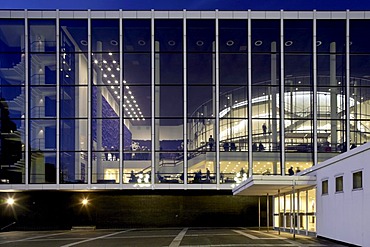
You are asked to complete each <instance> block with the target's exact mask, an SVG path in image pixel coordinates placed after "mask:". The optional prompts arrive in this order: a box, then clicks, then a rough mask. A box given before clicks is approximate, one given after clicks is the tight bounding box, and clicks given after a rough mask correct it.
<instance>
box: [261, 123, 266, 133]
mask: <svg viewBox="0 0 370 247" xmlns="http://www.w3.org/2000/svg"><path fill="white" fill-rule="evenodd" d="M262 131H263V135H266V133H267V126H266V123H263V124H262Z"/></svg>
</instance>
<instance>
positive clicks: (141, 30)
mask: <svg viewBox="0 0 370 247" xmlns="http://www.w3.org/2000/svg"><path fill="white" fill-rule="evenodd" d="M150 26H151V23H150V20H123V51H124V52H150V48H151V32H150Z"/></svg>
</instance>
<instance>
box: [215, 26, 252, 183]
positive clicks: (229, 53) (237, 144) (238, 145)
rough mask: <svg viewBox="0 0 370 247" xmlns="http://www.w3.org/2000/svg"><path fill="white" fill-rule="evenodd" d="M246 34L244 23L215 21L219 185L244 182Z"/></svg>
mask: <svg viewBox="0 0 370 247" xmlns="http://www.w3.org/2000/svg"><path fill="white" fill-rule="evenodd" d="M247 34H248V23H247V20H219V60H220V69H219V73H220V75H219V78H220V90H219V91H220V96H219V97H220V98H219V101H220V104H219V109H220V129H219V132H220V140H219V149H220V172H221V174H220V180H221V181H220V182H221V183H235V182H241V181H243V180H245V179H246V178H247V172H248V151H249V150H250V149H249V147H248V136H249V135H248V118H249V117H248V101H247V100H248V53H247V52H248V49H247V47H248V43H247V41H248V40H247V39H248V35H247Z"/></svg>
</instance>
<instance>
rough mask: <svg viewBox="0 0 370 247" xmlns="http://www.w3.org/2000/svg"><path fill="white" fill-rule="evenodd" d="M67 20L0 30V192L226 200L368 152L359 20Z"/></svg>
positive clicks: (14, 23) (154, 15) (5, 25)
mask: <svg viewBox="0 0 370 247" xmlns="http://www.w3.org/2000/svg"><path fill="white" fill-rule="evenodd" d="M31 12H32V11H30V13H31ZM50 13H51V14H52V13H55V12H53V11H50ZM58 13H59V12H58ZM64 13H65V14H64ZM81 13H86V16H85V17H78V18H77V17H75V18H72V17H64V16H68V14H67V12H64V11H60V13H59V14H60V17H50V18H45V17H42V16H39V17H36V16H37V15H35V16H32V15H30V16H29V17H28V18H25V19H24V18H23V19H22V18H20V19H17V18H8V17H0V98H1V101H0V103H1V105H0V106H1V115H0V124H1V125H0V128H1V135H0V168H1V170H0V178H1V183H8V184H30V185H32V184H60V185H63V184H87V185H91V184H93V185H94V186H95V185H96V184H113V185H117V186H121V185H122V186H121V187H124V186H126V187H130V186H131V187H132V186H136V187H143V188H147V187H148V186H151V187H152V188H155V187H156V186H159V187H160V186H163V185H161V184H165V185H166V186H167V187H168V188H170V187H171V186H177V185H175V184H179V185H180V186H182V185H183V186H190V187H191V186H193V187H194V188H203V187H204V186H205V187H206V188H215V189H216V188H225V189H230V188H232V187H233V186H235V184H238V183H240V182H241V181H243V180H245V179H247V178H248V177H250V176H251V175H253V174H259V175H261V174H262V175H287V174H288V169H289V168H292V169H293V170H294V172H297V171H300V170H303V169H306V168H309V167H311V166H313V165H314V164H317V163H320V162H322V161H324V160H327V159H329V158H331V157H333V156H335V155H337V154H339V153H341V152H345V151H346V150H348V149H350V148H355V147H356V146H358V145H361V144H363V143H365V142H367V141H368V140H367V138H368V136H369V135H368V132H369V131H368V128H370V118H369V116H370V107H369V102H368V99H367V97H368V95H369V93H368V91H369V90H370V87H369V85H368V84H367V83H368V82H369V77H370V73H369V69H368V68H369V66H368V60H369V59H368V56H369V54H370V47H369V46H368V44H367V43H366V42H365V41H364V38H363V34H364V33H366V31H367V30H368V29H370V20H366V19H351V18H350V17H349V16H348V17H346V15H343V16H342V15H338V18H336V19H335V18H333V17H331V15H329V14H328V16H325V13H320V14H321V15H317V18H314V13H313V12H307V16H308V17H307V18H292V17H289V18H283V15H282V17H279V16H276V15H274V13H272V12H271V13H269V12H266V17H265V18H260V16H259V15H258V13H257V12H253V11H252V12H240V13H244V14H245V16H243V17H242V16H239V17H237V16H228V15H227V12H222V11H220V12H217V13H219V15H218V17H217V18H216V14H215V13H216V12H214V11H211V12H209V13H210V15H209V17H208V18H204V17H205V16H207V15H205V16H202V18H200V17H195V16H194V14H195V12H192V11H188V12H184V13H182V12H180V13H181V15H179V12H176V11H174V12H171V11H170V12H166V13H172V14H173V15H172V14H171V15H170V17H169V18H162V17H160V15H161V13H159V12H155V11H153V12H145V11H143V12H140V11H139V12H137V13H138V15H137V16H136V14H135V15H132V13H133V12H130V11H127V12H124V14H123V15H121V17H120V15H119V12H114V11H112V12H109V11H107V12H106V13H107V15H106V16H105V17H102V16H101V15H99V13H100V12H95V11H92V12H91V13H90V12H89V13H90V14H92V15H91V17H88V15H87V14H88V12H84V11H82V12H81ZM108 13H109V14H108ZM135 13H136V12H135ZM207 13H208V12H207ZM248 13H249V14H250V18H248ZM270 14H271V18H270V17H269V16H270ZM31 16H32V17H31ZM51 16H52V15H51ZM113 185H112V186H113ZM199 185H201V186H199ZM97 186H98V185H97ZM179 188H182V187H179ZM301 196H302V195H301V194H299V195H298V194H297V195H296V197H301ZM307 217H311V216H309V215H308V216H307ZM306 220H307V221H308V219H306ZM301 226H302V227H304V228H303V229H309V228H310V226H309V225H307V224H306V223H304V224H303V223H302V225H301Z"/></svg>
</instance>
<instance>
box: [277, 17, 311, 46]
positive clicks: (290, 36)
mask: <svg viewBox="0 0 370 247" xmlns="http://www.w3.org/2000/svg"><path fill="white" fill-rule="evenodd" d="M312 39H313V21H312V20H285V21H284V51H285V52H311V51H312V49H313V48H312V47H313V43H312Z"/></svg>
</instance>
